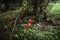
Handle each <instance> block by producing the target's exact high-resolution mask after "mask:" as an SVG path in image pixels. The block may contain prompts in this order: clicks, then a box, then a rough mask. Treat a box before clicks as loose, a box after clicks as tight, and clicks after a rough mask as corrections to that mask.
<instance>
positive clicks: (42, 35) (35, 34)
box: [13, 19, 57, 40]
mask: <svg viewBox="0 0 60 40" xmlns="http://www.w3.org/2000/svg"><path fill="white" fill-rule="evenodd" d="M21 27H23V28H15V30H14V31H13V37H15V38H16V40H57V38H56V35H55V34H54V33H53V29H51V27H48V28H47V29H45V30H44V31H43V30H41V28H42V27H40V26H37V25H36V26H34V25H32V20H31V19H29V20H28V23H27V24H23V26H21ZM50 30H52V31H50Z"/></svg>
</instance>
